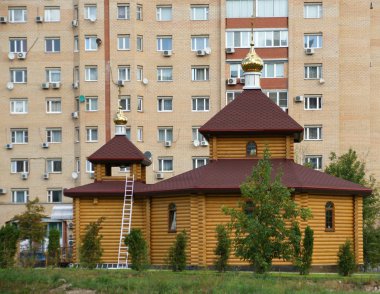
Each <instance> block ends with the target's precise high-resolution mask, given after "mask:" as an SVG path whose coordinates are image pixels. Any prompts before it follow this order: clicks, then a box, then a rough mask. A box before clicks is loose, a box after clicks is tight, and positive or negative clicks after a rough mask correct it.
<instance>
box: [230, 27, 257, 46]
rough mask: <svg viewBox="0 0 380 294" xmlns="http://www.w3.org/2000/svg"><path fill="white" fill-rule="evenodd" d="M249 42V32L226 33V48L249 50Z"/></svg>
mask: <svg viewBox="0 0 380 294" xmlns="http://www.w3.org/2000/svg"><path fill="white" fill-rule="evenodd" d="M255 35H256V34H255ZM250 40H251V32H250V31H248V30H246V31H227V32H226V48H249V47H250ZM255 45H256V44H255Z"/></svg>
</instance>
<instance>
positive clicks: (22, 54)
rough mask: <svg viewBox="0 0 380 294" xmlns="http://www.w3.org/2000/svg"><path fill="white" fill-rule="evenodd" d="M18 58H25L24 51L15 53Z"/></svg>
mask: <svg viewBox="0 0 380 294" xmlns="http://www.w3.org/2000/svg"><path fill="white" fill-rule="evenodd" d="M17 58H18V59H25V58H26V52H19V53H17Z"/></svg>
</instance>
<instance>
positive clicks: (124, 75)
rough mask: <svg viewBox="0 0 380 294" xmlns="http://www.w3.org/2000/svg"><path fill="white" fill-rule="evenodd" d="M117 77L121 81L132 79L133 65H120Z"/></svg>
mask: <svg viewBox="0 0 380 294" xmlns="http://www.w3.org/2000/svg"><path fill="white" fill-rule="evenodd" d="M117 79H118V80H119V81H130V80H131V67H130V66H129V65H119V66H118V67H117Z"/></svg>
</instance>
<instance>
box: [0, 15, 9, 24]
mask: <svg viewBox="0 0 380 294" xmlns="http://www.w3.org/2000/svg"><path fill="white" fill-rule="evenodd" d="M7 22H8V19H7V17H6V16H0V23H7Z"/></svg>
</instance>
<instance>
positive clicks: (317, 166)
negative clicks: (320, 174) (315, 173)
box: [304, 155, 323, 170]
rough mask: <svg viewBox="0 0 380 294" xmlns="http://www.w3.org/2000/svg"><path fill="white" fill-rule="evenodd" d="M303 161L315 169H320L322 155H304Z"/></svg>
mask: <svg viewBox="0 0 380 294" xmlns="http://www.w3.org/2000/svg"><path fill="white" fill-rule="evenodd" d="M313 160H315V161H316V162H315V163H316V164H315V165H314V163H313ZM304 163H306V164H311V165H312V167H313V169H315V170H322V164H323V157H322V155H305V160H304Z"/></svg>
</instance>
